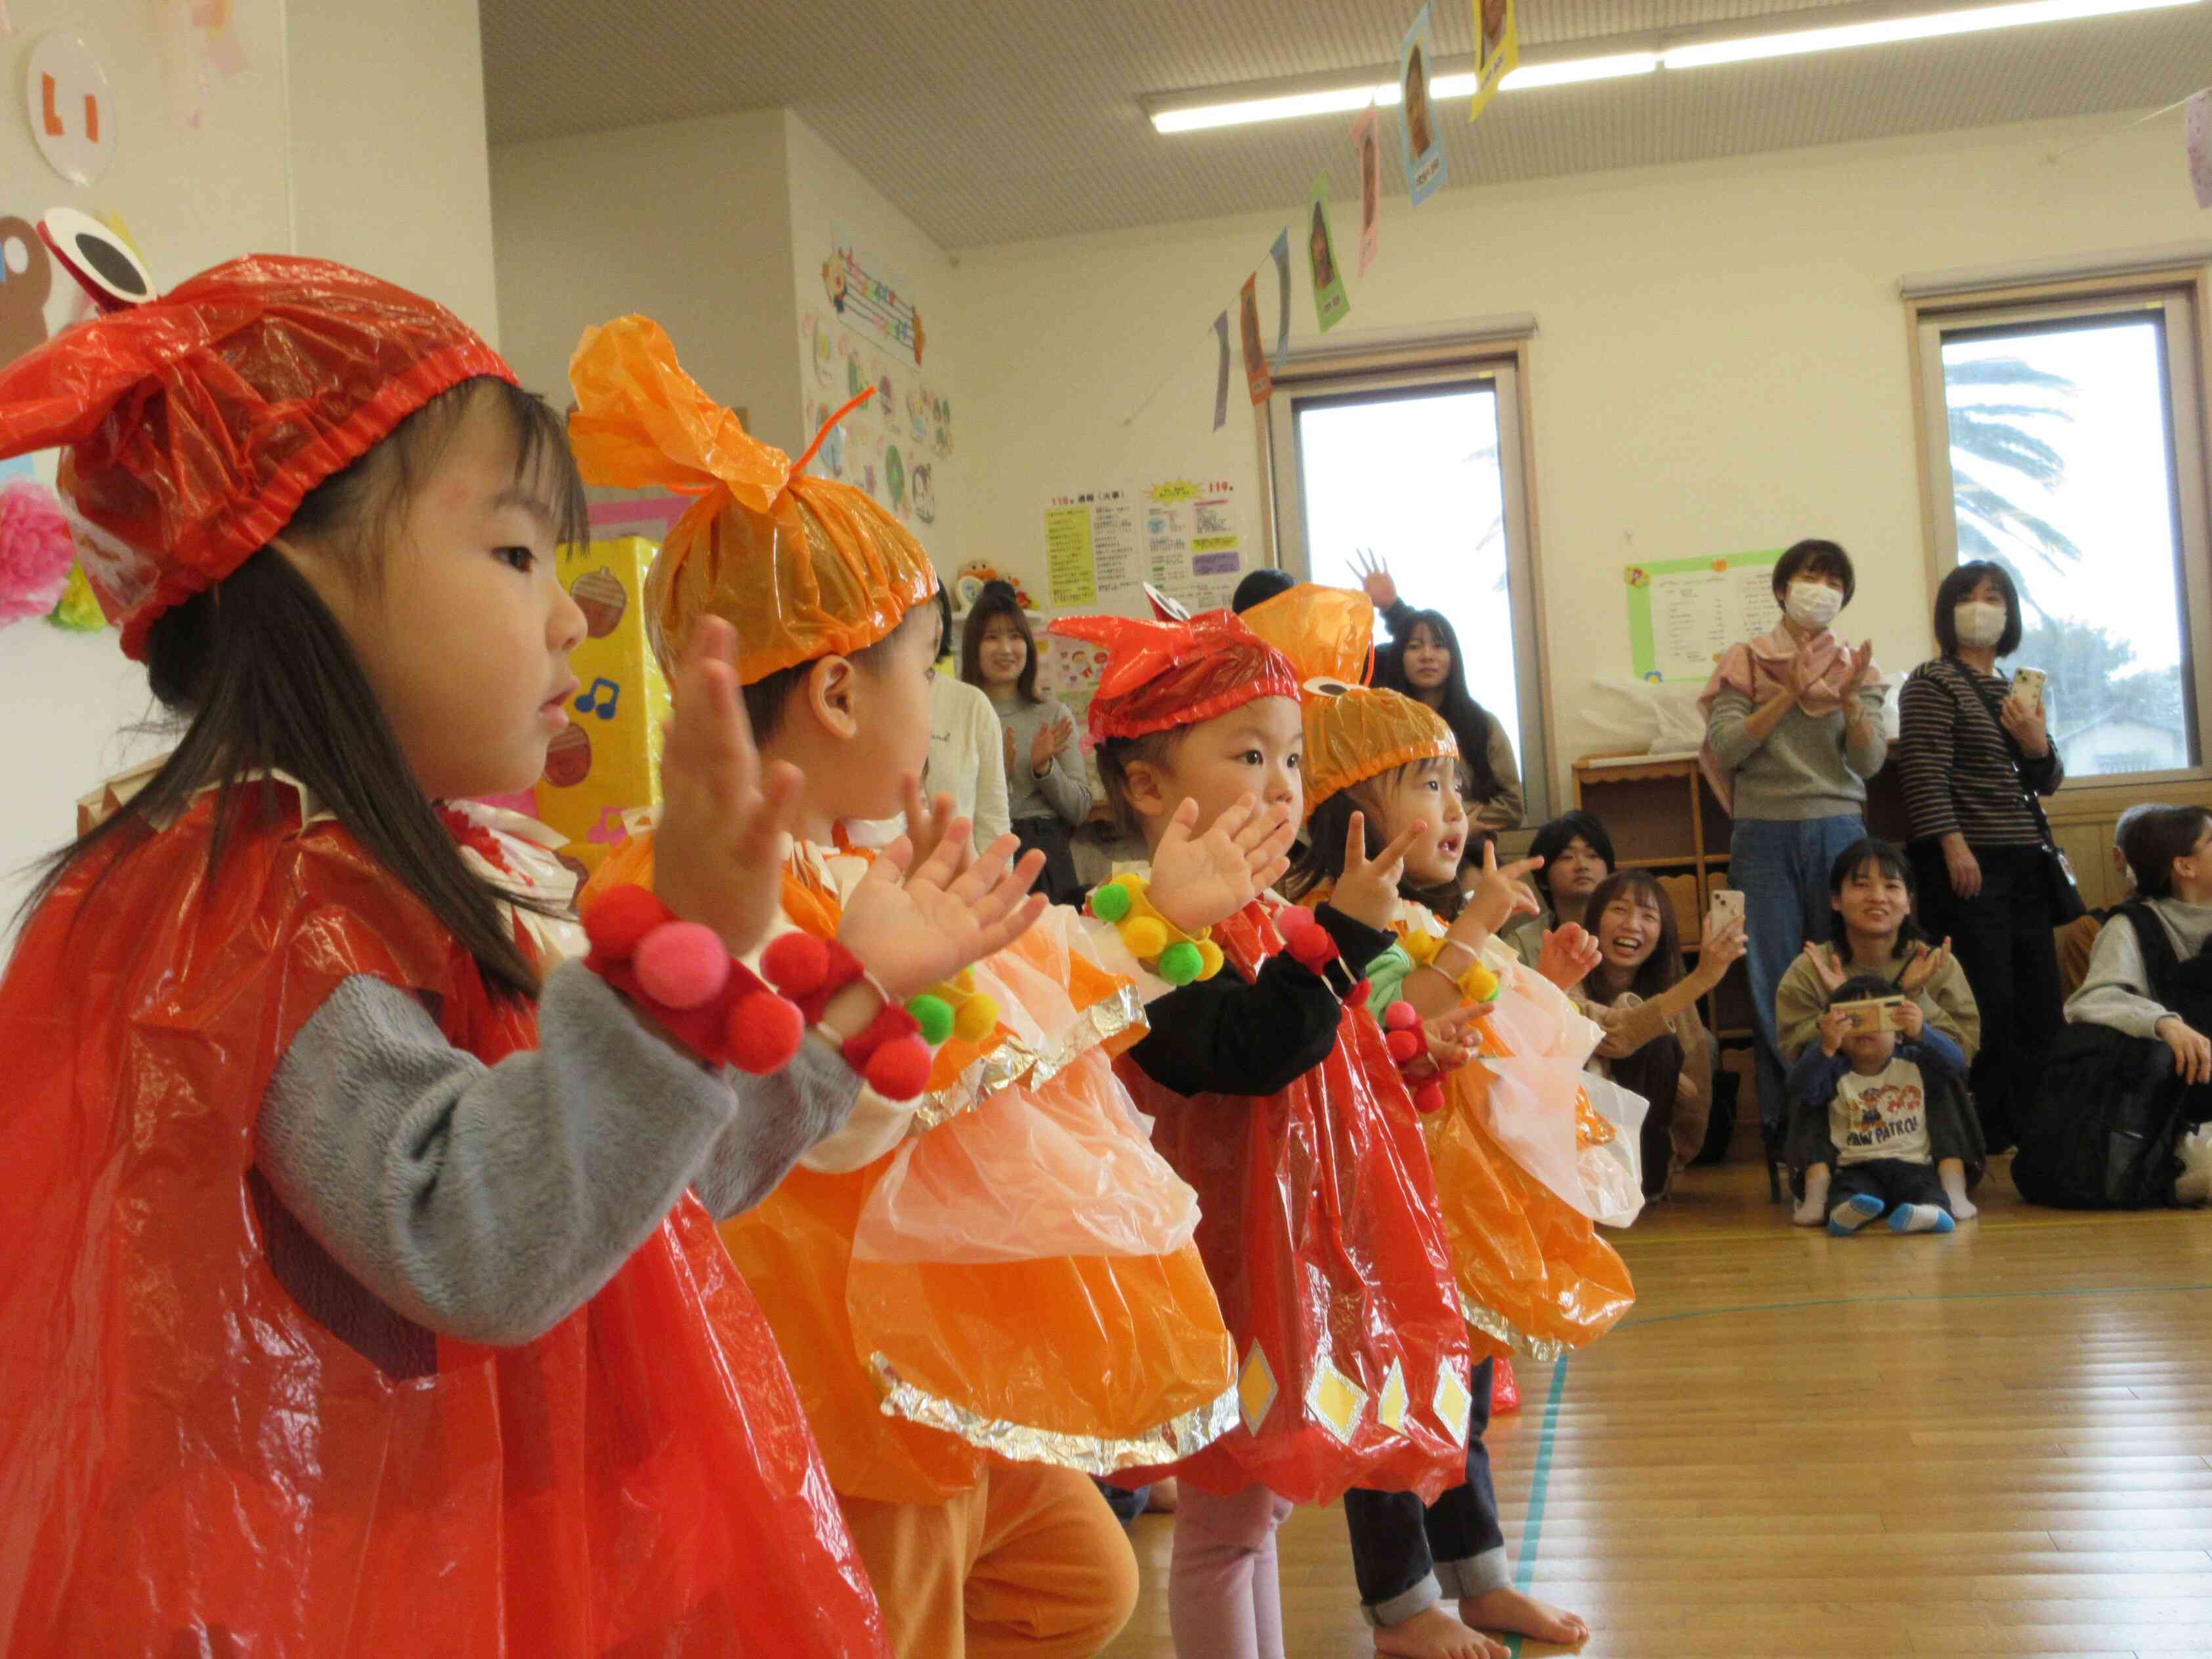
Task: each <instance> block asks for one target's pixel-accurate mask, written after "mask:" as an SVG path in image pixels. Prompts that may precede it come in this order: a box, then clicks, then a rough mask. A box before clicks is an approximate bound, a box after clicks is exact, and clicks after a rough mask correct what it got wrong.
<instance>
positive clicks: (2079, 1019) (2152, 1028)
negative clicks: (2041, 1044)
mask: <svg viewBox="0 0 2212 1659" xmlns="http://www.w3.org/2000/svg"><path fill="white" fill-rule="evenodd" d="M2171 1012H2173V1011H2172V1009H2170V1008H2167V1007H2166V1006H2164V1005H2163V1004H2161V1003H2160V1002H2158V1001H2157V1000H2154V998H2153V997H2152V996H2151V995H2150V970H2149V969H2147V968H2145V967H2144V966H2143V958H2142V941H2141V940H2140V939H2136V930H2135V929H2134V928H2133V927H2130V926H2129V925H2128V921H2127V919H2126V918H2125V917H2124V916H2115V917H2113V918H2112V920H2111V921H2107V922H2106V924H2105V925H2104V927H2103V928H2102V929H2100V931H2099V933H2098V934H2097V944H2096V948H2095V949H2093V951H2090V953H2089V973H2088V976H2087V978H2085V979H2084V980H2083V981H2081V989H2080V990H2078V991H2076V992H2075V994H2074V995H2073V997H2072V998H2071V999H2070V1000H2069V1001H2068V1002H2067V1004H2066V1018H2068V1019H2069V1020H2070V1021H2072V1022H2073V1023H2074V1024H2077V1025H2081V1024H2088V1025H2109V1026H2111V1027H2112V1029H2113V1030H2116V1031H2124V1032H2126V1033H2127V1034H2128V1035H2129V1036H2136V1037H2155V1036H2157V1035H2158V1023H2159V1021H2160V1020H2162V1019H2164V1018H2166V1015H2168V1014H2169V1013H2171Z"/></svg>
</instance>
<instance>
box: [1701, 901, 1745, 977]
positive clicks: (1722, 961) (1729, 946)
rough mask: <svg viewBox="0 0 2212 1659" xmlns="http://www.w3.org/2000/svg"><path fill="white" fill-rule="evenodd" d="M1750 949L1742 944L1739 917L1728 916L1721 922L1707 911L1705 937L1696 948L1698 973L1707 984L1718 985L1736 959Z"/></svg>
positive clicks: (1741, 923)
mask: <svg viewBox="0 0 2212 1659" xmlns="http://www.w3.org/2000/svg"><path fill="white" fill-rule="evenodd" d="M1750 948H1751V947H1750V946H1749V945H1747V944H1746V943H1745V942H1744V937H1743V920H1742V918H1741V917H1740V916H1730V917H1729V919H1728V920H1727V921H1722V920H1721V918H1720V916H1719V915H1718V914H1717V913H1715V912H1710V911H1709V912H1708V913H1707V914H1706V916H1705V938H1704V939H1703V940H1702V941H1700V943H1699V946H1698V972H1699V974H1700V975H1703V976H1704V978H1705V982H1706V983H1707V984H1709V985H1718V984H1719V983H1720V982H1721V977H1722V975H1724V974H1726V973H1727V972H1728V970H1729V969H1730V968H1731V967H1733V966H1735V960H1736V958H1737V957H1741V955H1742V954H1743V953H1744V952H1745V951H1747V950H1748V949H1750Z"/></svg>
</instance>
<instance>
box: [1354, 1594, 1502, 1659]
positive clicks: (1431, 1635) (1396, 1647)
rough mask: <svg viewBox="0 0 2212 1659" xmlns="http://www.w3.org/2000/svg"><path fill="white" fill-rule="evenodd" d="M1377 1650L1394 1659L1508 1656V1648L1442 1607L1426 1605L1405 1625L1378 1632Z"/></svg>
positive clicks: (1474, 1658)
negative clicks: (1426, 1606) (1471, 1628)
mask: <svg viewBox="0 0 2212 1659" xmlns="http://www.w3.org/2000/svg"><path fill="white" fill-rule="evenodd" d="M1375 1651H1376V1652H1377V1653H1381V1654H1389V1655H1390V1656H1391V1659H1506V1654H1505V1650H1504V1648H1502V1647H1500V1646H1498V1644H1497V1643H1495V1642H1493V1641H1492V1640H1491V1639H1490V1638H1488V1637H1487V1636H1485V1635H1484V1634H1483V1633H1482V1632H1480V1631H1479V1630H1469V1629H1468V1627H1467V1626H1465V1625H1463V1624H1462V1623H1460V1621H1459V1620H1456V1619H1455V1618H1453V1617H1452V1616H1451V1614H1449V1613H1446V1612H1445V1611H1444V1610H1443V1608H1442V1607H1429V1608H1426V1609H1425V1610H1423V1611H1422V1612H1419V1613H1415V1614H1414V1615H1413V1617H1412V1618H1411V1619H1408V1620H1406V1622H1405V1623H1404V1624H1402V1625H1392V1626H1389V1627H1388V1628H1386V1629H1383V1630H1378V1631H1376V1632H1375Z"/></svg>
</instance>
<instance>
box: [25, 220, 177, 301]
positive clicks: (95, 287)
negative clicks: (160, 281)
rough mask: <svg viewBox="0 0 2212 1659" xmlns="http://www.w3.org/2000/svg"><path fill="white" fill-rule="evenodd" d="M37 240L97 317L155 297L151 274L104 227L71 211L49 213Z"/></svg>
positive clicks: (126, 243)
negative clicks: (93, 307) (73, 281)
mask: <svg viewBox="0 0 2212 1659" xmlns="http://www.w3.org/2000/svg"><path fill="white" fill-rule="evenodd" d="M39 240H40V241H42V242H44V243H45V244H46V246H47V247H49V248H50V249H52V251H53V256H54V258H56V259H58V260H59V261H60V262H61V265H62V269H63V270H66V271H68V272H69V274H70V276H74V277H75V278H76V281H77V285H78V286H79V287H81V288H82V289H84V291H85V292H86V293H87V294H89V295H92V298H93V303H94V304H95V305H97V306H98V307H100V309H101V310H102V311H122V310H125V309H127V308H128V307H131V306H135V305H143V304H144V303H145V302H146V301H149V300H150V299H152V298H153V297H154V277H153V273H152V272H150V271H149V270H147V269H146V265H145V262H144V261H143V260H142V259H141V258H139V257H138V256H137V253H135V252H132V250H131V245H130V244H129V243H128V242H125V240H123V238H122V237H120V236H118V235H117V234H115V232H114V231H113V230H112V229H111V228H109V227H108V226H106V225H104V224H102V223H100V221H99V220H97V219H95V218H94V217H93V216H91V215H90V214H88V213H81V212H79V211H78V210H76V209H75V208H65V207H64V208H50V209H48V210H47V212H46V217H45V218H43V219H41V220H40V221H39Z"/></svg>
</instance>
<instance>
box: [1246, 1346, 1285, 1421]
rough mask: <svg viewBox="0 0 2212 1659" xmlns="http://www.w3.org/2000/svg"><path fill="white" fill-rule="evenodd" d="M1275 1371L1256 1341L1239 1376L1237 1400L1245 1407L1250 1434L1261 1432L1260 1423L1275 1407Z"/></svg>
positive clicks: (1265, 1419)
mask: <svg viewBox="0 0 2212 1659" xmlns="http://www.w3.org/2000/svg"><path fill="white" fill-rule="evenodd" d="M1276 1393H1277V1389H1276V1388H1275V1373H1274V1371H1273V1369H1272V1368H1271V1367H1270V1366H1269V1365H1268V1364H1267V1355H1266V1354H1264V1353H1262V1352H1261V1351H1260V1345H1259V1344H1258V1343H1257V1342H1255V1343H1254V1344H1253V1345H1252V1352H1250V1353H1249V1354H1247V1355H1246V1356H1245V1357H1244V1369H1243V1371H1242V1372H1240V1373H1239V1374H1238V1376H1237V1404H1238V1405H1240V1406H1242V1407H1243V1408H1244V1429H1245V1432H1246V1433H1248V1434H1257V1433H1259V1432H1260V1425H1261V1424H1262V1423H1264V1422H1266V1421H1267V1413H1269V1412H1270V1411H1272V1410H1273V1409H1274V1405H1275V1395H1276Z"/></svg>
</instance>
